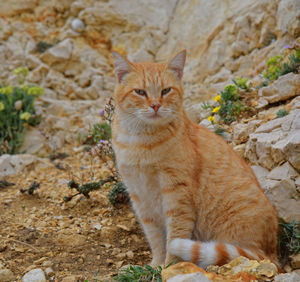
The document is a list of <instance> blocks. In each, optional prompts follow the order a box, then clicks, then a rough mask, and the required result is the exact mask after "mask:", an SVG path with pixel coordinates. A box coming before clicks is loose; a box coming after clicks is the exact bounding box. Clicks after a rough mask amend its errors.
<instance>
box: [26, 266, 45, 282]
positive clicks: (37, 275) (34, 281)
mask: <svg viewBox="0 0 300 282" xmlns="http://www.w3.org/2000/svg"><path fill="white" fill-rule="evenodd" d="M46 281H47V280H46V277H45V274H44V271H43V270H42V269H41V268H36V269H33V270H30V271H29V272H27V273H26V274H25V275H24V276H23V277H22V282H46Z"/></svg>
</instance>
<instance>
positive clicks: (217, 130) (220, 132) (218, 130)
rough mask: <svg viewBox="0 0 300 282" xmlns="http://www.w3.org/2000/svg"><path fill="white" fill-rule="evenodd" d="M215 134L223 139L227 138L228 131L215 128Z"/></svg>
mask: <svg viewBox="0 0 300 282" xmlns="http://www.w3.org/2000/svg"><path fill="white" fill-rule="evenodd" d="M214 132H215V133H216V134H217V135H219V136H221V137H226V130H225V129H224V128H222V127H219V126H215V127H214Z"/></svg>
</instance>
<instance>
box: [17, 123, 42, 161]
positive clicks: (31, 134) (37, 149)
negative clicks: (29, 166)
mask: <svg viewBox="0 0 300 282" xmlns="http://www.w3.org/2000/svg"><path fill="white" fill-rule="evenodd" d="M19 151H20V152H25V153H26V154H35V155H37V156H39V157H45V156H46V155H48V146H47V145H46V139H45V137H44V136H43V135H42V134H41V132H40V131H39V130H38V129H37V128H35V127H30V128H29V130H27V131H26V133H25V136H24V140H23V144H22V146H21V147H20V150H19Z"/></svg>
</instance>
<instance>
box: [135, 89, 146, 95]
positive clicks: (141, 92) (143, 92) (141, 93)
mask: <svg viewBox="0 0 300 282" xmlns="http://www.w3.org/2000/svg"><path fill="white" fill-rule="evenodd" d="M134 92H135V93H136V94H139V95H141V96H147V92H146V91H145V90H142V89H134Z"/></svg>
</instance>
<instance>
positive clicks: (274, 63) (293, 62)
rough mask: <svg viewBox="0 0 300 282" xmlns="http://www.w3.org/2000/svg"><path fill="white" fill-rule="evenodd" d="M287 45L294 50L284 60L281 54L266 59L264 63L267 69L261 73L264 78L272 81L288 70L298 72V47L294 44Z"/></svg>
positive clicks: (299, 57) (299, 59)
mask: <svg viewBox="0 0 300 282" xmlns="http://www.w3.org/2000/svg"><path fill="white" fill-rule="evenodd" d="M287 47H289V48H291V49H295V50H294V52H292V53H291V54H290V55H289V56H288V58H287V60H286V61H284V58H283V57H282V56H274V57H272V58H270V59H268V61H267V63H266V66H267V69H266V71H265V72H264V73H263V75H264V77H265V78H266V79H268V80H271V81H272V80H276V79H278V77H280V76H281V75H285V74H287V73H290V72H293V73H298V71H299V68H300V49H299V47H297V45H295V44H294V45H293V46H287Z"/></svg>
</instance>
